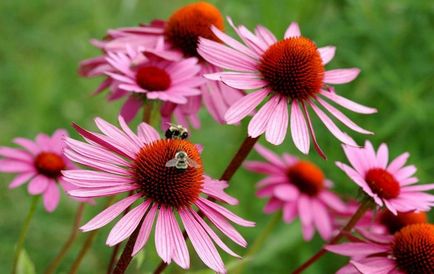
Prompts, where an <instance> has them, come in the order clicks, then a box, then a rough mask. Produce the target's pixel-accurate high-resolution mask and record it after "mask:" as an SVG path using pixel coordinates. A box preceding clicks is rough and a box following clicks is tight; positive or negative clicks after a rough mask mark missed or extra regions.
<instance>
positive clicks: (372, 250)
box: [326, 224, 434, 274]
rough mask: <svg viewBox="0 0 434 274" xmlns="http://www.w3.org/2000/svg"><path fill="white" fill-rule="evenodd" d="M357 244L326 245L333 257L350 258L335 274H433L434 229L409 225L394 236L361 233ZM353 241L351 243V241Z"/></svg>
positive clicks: (431, 226)
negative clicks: (338, 255)
mask: <svg viewBox="0 0 434 274" xmlns="http://www.w3.org/2000/svg"><path fill="white" fill-rule="evenodd" d="M362 236H364V239H360V241H359V242H351V243H344V244H340V245H329V246H328V247H327V248H326V249H327V250H328V251H331V252H333V253H337V254H340V255H343V256H349V257H351V261H350V264H349V265H347V266H345V267H343V268H341V269H340V270H339V271H338V272H337V274H359V273H362V274H371V273H394V274H412V273H414V274H420V273H434V225H432V224H413V225H409V226H406V227H404V228H402V229H401V230H400V231H399V232H397V233H396V234H394V236H385V235H376V234H372V233H368V232H363V233H362ZM353 240H355V239H353Z"/></svg>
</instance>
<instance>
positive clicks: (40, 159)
mask: <svg viewBox="0 0 434 274" xmlns="http://www.w3.org/2000/svg"><path fill="white" fill-rule="evenodd" d="M34 164H35V167H36V169H37V170H38V172H39V173H41V174H43V175H45V176H47V177H51V178H57V177H59V176H60V175H62V174H61V171H62V170H64V169H65V162H64V161H63V159H62V157H60V156H59V155H57V154H56V153H52V152H41V153H39V154H38V155H37V156H36V158H35V160H34Z"/></svg>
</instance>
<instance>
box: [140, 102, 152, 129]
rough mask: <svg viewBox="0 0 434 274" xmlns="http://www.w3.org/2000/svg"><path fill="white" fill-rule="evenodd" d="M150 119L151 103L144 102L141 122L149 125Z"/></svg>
mask: <svg viewBox="0 0 434 274" xmlns="http://www.w3.org/2000/svg"><path fill="white" fill-rule="evenodd" d="M151 117H152V101H151V100H146V101H145V103H144V105H143V117H142V122H145V123H147V124H150V123H151Z"/></svg>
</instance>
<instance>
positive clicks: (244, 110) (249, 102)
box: [225, 89, 269, 124]
mask: <svg viewBox="0 0 434 274" xmlns="http://www.w3.org/2000/svg"><path fill="white" fill-rule="evenodd" d="M268 93H269V91H268V90H267V89H261V90H258V91H255V92H252V93H250V94H248V95H246V96H244V97H242V98H241V99H240V100H238V101H236V102H235V103H234V104H233V105H232V106H231V107H230V108H229V109H228V110H227V111H226V113H225V120H226V122H227V123H228V124H236V123H238V122H239V121H241V120H242V119H243V118H244V117H246V116H247V115H249V114H250V113H252V111H253V110H255V108H256V107H257V106H258V105H259V104H260V103H261V102H262V101H263V100H264V99H265V97H267V95H268Z"/></svg>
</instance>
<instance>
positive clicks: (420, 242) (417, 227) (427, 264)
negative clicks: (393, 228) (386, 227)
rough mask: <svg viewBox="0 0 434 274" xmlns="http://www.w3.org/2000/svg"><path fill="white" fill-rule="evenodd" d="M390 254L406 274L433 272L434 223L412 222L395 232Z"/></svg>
mask: <svg viewBox="0 0 434 274" xmlns="http://www.w3.org/2000/svg"><path fill="white" fill-rule="evenodd" d="M392 254H393V256H394V257H395V259H396V263H397V264H398V267H399V269H400V270H402V271H403V272H405V273H408V274H428V273H434V225H432V224H414V225H409V226H406V227H404V228H403V229H401V230H400V231H399V232H397V233H396V234H395V237H394V241H393V243H392Z"/></svg>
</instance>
